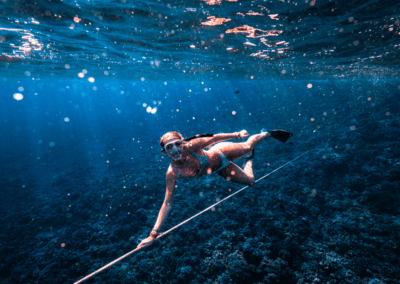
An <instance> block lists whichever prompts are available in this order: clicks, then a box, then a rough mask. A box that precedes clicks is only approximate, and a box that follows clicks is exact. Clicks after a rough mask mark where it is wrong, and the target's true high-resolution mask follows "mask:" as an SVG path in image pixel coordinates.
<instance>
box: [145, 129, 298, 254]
mask: <svg viewBox="0 0 400 284" xmlns="http://www.w3.org/2000/svg"><path fill="white" fill-rule="evenodd" d="M200 136H201V135H200ZM209 136H212V137H204V138H197V137H196V136H194V137H190V138H187V139H183V137H182V135H181V134H180V133H178V132H168V133H166V134H164V135H163V136H162V137H161V140H160V146H161V148H162V149H161V152H162V153H163V154H164V155H166V156H167V157H168V158H170V159H171V160H172V162H171V164H170V165H169V167H168V170H167V176H166V181H167V190H166V193H165V199H164V203H163V205H162V206H161V209H160V212H159V214H158V217H157V221H156V223H155V225H154V227H153V230H152V231H151V233H150V236H149V237H148V238H146V239H144V240H142V242H141V243H140V244H139V245H138V247H147V246H150V245H151V244H152V243H153V242H154V240H155V239H156V238H157V235H158V233H159V232H160V229H161V227H162V225H163V223H164V222H165V220H166V219H167V216H168V213H169V212H170V211H171V209H172V203H173V200H174V192H175V183H176V181H177V180H178V179H181V178H186V179H190V178H200V177H202V176H204V175H207V174H211V173H217V174H218V175H220V176H222V177H224V178H226V179H227V180H230V181H233V182H237V183H239V184H243V185H250V186H251V185H254V175H253V156H254V147H255V146H256V145H257V144H258V143H260V142H261V141H262V140H263V139H265V138H267V137H271V136H272V137H274V138H276V139H278V140H280V141H282V142H285V141H286V140H287V139H288V138H289V137H290V136H292V134H290V133H288V132H285V131H283V130H274V131H271V132H267V131H266V130H264V129H263V130H262V132H261V133H260V134H256V135H252V136H251V137H250V138H249V139H248V140H247V141H246V142H241V143H233V142H223V143H218V142H221V141H224V140H228V139H232V138H235V139H243V138H245V137H248V136H249V134H248V132H247V131H246V130H242V131H240V132H235V133H228V134H216V135H209ZM215 143H218V144H215ZM213 144H215V145H213ZM211 145H212V146H211ZM209 146H211V147H210V148H209V149H208V150H204V149H205V148H207V147H209ZM250 153H251V155H249V154H250ZM246 155H249V156H246ZM244 156H246V157H245V161H246V163H245V165H244V168H243V169H241V168H240V167H239V166H237V165H236V164H234V163H232V161H234V160H237V159H239V158H242V157H244Z"/></svg>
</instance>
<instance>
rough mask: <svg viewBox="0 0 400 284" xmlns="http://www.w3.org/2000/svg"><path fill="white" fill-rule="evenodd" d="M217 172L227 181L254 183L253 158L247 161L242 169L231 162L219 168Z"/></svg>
mask: <svg viewBox="0 0 400 284" xmlns="http://www.w3.org/2000/svg"><path fill="white" fill-rule="evenodd" d="M217 174H219V175H220V176H222V177H223V178H226V179H227V180H229V181H233V182H237V183H240V184H244V185H254V174H253V160H249V161H247V163H246V165H245V167H244V169H243V170H242V169H241V168H239V166H238V165H236V164H234V163H232V162H231V163H230V164H229V166H228V167H226V168H225V169H222V170H220V171H219V172H218V173H217Z"/></svg>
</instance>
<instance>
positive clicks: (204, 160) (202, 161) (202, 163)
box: [171, 149, 207, 178]
mask: <svg viewBox="0 0 400 284" xmlns="http://www.w3.org/2000/svg"><path fill="white" fill-rule="evenodd" d="M189 153H190V154H192V155H193V156H194V157H195V158H196V159H197V160H199V162H200V166H201V169H200V171H199V172H198V173H197V175H195V176H194V177H185V176H184V175H182V173H181V172H180V171H178V170H177V168H175V167H174V166H173V165H172V163H171V167H172V168H173V169H174V170H175V171H176V172H177V173H178V175H180V176H181V177H182V178H196V177H198V175H199V174H200V173H202V172H203V171H204V169H205V168H206V165H207V156H206V154H204V155H203V156H199V155H197V154H196V153H195V152H193V151H191V150H190V149H189Z"/></svg>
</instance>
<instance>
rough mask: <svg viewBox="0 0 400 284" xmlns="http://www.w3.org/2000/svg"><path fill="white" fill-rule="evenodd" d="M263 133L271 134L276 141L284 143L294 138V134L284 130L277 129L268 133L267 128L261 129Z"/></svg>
mask: <svg viewBox="0 0 400 284" xmlns="http://www.w3.org/2000/svg"><path fill="white" fill-rule="evenodd" d="M261 132H269V133H271V137H272V138H275V139H276V140H279V141H281V142H282V143H285V142H286V141H287V140H288V139H289V138H290V137H292V136H293V134H292V133H290V132H287V131H285V130H282V129H275V130H271V131H267V130H266V129H265V128H263V129H261Z"/></svg>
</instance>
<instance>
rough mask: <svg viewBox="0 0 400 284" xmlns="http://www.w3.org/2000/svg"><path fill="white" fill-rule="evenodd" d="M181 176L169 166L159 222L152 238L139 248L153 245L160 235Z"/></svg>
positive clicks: (143, 242) (151, 234)
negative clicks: (158, 234) (177, 181)
mask: <svg viewBox="0 0 400 284" xmlns="http://www.w3.org/2000/svg"><path fill="white" fill-rule="evenodd" d="M178 178H179V176H178V175H177V174H176V173H175V172H174V170H173V169H172V167H171V166H169V168H168V171H167V190H166V192H165V198H164V202H163V204H162V206H161V209H160V212H159V213H158V217H157V221H156V223H155V224H154V227H153V230H152V231H151V233H150V236H149V237H148V238H146V239H144V240H143V241H142V242H141V243H140V244H139V245H138V247H146V246H149V245H151V244H152V243H153V241H154V240H155V238H156V237H157V233H160V230H161V227H162V225H163V224H164V222H165V220H166V219H167V216H168V214H169V212H170V211H171V209H172V203H173V201H174V194H175V184H176V180H177V179H178Z"/></svg>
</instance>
